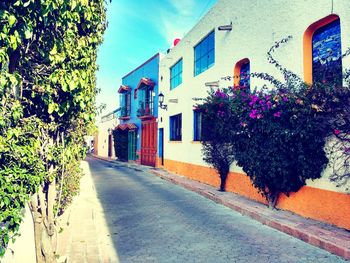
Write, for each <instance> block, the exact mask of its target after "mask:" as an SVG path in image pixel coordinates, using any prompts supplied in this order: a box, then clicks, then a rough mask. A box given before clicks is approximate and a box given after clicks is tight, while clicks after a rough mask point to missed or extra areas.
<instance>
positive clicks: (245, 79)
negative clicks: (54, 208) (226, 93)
mask: <svg viewBox="0 0 350 263" xmlns="http://www.w3.org/2000/svg"><path fill="white" fill-rule="evenodd" d="M234 86H235V87H236V86H239V87H245V88H247V89H249V88H250V61H249V59H248V58H245V59H241V60H240V61H238V62H237V63H236V65H235V68H234Z"/></svg>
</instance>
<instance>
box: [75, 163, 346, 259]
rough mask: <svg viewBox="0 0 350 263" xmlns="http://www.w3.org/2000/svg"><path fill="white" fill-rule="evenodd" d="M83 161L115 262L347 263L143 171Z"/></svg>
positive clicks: (124, 165)
mask: <svg viewBox="0 0 350 263" xmlns="http://www.w3.org/2000/svg"><path fill="white" fill-rule="evenodd" d="M86 161H87V162H88V164H89V166H90V170H91V175H92V178H93V184H94V188H95V190H96V196H97V198H98V199H99V202H100V203H101V206H102V210H103V211H102V213H103V215H104V219H105V220H106V225H107V229H108V230H107V232H109V234H108V236H109V237H110V238H111V240H112V243H113V244H112V247H113V248H114V250H115V254H116V255H117V259H114V260H115V261H120V262H216V263H218V262H332V263H334V262H345V261H344V260H342V259H341V258H339V257H337V256H335V255H332V254H330V253H328V252H327V251H324V250H321V249H319V248H316V247H314V246H311V245H309V244H307V243H304V242H302V241H300V240H298V239H295V238H293V237H290V236H288V235H286V234H284V233H281V232H279V231H277V230H274V229H272V228H269V227H267V226H265V225H262V224H260V223H259V222H256V221H254V220H252V219H250V218H248V217H245V216H242V215H241V214H239V213H237V212H235V211H232V210H230V209H229V208H227V207H224V206H222V205H219V204H216V203H214V202H212V201H211V200H208V199H206V198H204V197H202V196H200V195H198V194H196V193H193V192H191V191H188V190H186V189H183V188H181V187H179V186H177V185H173V184H171V183H169V182H167V181H164V180H162V179H160V178H159V177H157V176H155V175H153V174H150V173H147V172H144V171H142V167H140V168H139V169H138V168H137V169H136V168H132V167H127V165H126V164H123V163H117V162H115V163H109V162H105V161H101V160H97V159H94V158H92V157H88V158H87V159H86ZM81 191H84V189H81ZM72 213H74V211H72ZM81 222H83V221H81ZM103 233H104V232H103V231H102V232H99V233H98V234H99V235H103ZM112 261H113V260H112ZM73 262H74V260H73Z"/></svg>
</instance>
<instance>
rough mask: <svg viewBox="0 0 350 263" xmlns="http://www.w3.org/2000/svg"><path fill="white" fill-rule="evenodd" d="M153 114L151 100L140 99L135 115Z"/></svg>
mask: <svg viewBox="0 0 350 263" xmlns="http://www.w3.org/2000/svg"><path fill="white" fill-rule="evenodd" d="M144 116H153V101H150V102H147V101H140V102H139V108H138V110H137V117H144Z"/></svg>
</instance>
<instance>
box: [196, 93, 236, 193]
mask: <svg viewBox="0 0 350 263" xmlns="http://www.w3.org/2000/svg"><path fill="white" fill-rule="evenodd" d="M229 94H230V91H229V90H228V89H223V90H217V91H212V92H210V93H209V96H208V97H207V98H206V99H205V100H204V102H203V103H202V104H201V105H197V106H196V110H197V111H199V112H201V114H202V133H201V141H202V145H203V147H202V153H203V156H204V157H203V160H204V161H205V162H207V163H208V164H210V165H212V166H213V167H214V168H215V169H216V171H217V172H218V174H219V176H220V189H219V190H220V191H224V190H225V183H226V179H227V175H228V173H229V171H230V166H231V164H232V162H233V161H234V148H233V145H232V143H231V141H233V140H234V136H235V134H234V133H229V132H227V131H230V130H236V129H237V126H238V125H239V119H238V116H237V115H236V114H234V113H233V112H232V111H231V110H230V101H229V99H230V96H229Z"/></svg>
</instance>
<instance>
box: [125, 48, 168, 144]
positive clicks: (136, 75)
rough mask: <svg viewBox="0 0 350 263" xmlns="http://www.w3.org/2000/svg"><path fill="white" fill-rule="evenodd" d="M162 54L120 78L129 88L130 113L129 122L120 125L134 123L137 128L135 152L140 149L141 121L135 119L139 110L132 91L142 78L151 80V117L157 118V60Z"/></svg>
mask: <svg viewBox="0 0 350 263" xmlns="http://www.w3.org/2000/svg"><path fill="white" fill-rule="evenodd" d="M161 55H162V54H160V53H159V54H156V55H155V56H153V57H152V58H150V59H149V60H148V61H146V62H144V63H143V64H141V65H140V66H139V67H138V68H136V69H134V70H133V71H131V72H130V73H128V74H127V75H125V76H124V77H123V78H122V84H123V85H126V86H129V87H130V88H131V112H130V119H129V120H121V123H134V124H136V126H137V128H138V129H137V146H136V151H140V149H141V120H140V118H138V117H137V110H138V108H139V97H137V98H135V97H134V91H135V89H136V88H137V86H138V84H139V82H140V80H141V79H142V78H149V79H151V80H152V81H153V82H154V83H155V85H154V87H153V91H154V97H153V116H155V117H157V116H158V78H159V77H158V72H159V71H158V68H159V60H160V57H161Z"/></svg>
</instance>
